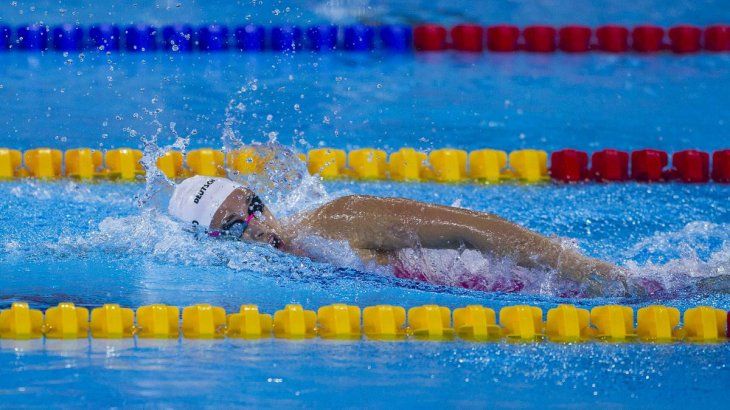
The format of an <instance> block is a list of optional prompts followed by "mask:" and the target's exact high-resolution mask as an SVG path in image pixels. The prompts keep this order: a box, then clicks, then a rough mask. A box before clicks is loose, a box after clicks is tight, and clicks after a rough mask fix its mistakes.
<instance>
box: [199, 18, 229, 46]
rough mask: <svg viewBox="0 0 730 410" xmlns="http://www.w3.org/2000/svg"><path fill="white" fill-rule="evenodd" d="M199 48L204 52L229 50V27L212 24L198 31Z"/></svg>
mask: <svg viewBox="0 0 730 410" xmlns="http://www.w3.org/2000/svg"><path fill="white" fill-rule="evenodd" d="M198 46H199V47H200V49H201V50H204V51H222V50H228V27H227V26H223V25H220V24H210V25H208V26H203V27H201V28H200V29H199V30H198Z"/></svg>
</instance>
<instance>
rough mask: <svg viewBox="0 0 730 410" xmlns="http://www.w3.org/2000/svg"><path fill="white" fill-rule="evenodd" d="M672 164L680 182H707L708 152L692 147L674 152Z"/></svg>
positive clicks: (708, 177) (708, 176)
mask: <svg viewBox="0 0 730 410" xmlns="http://www.w3.org/2000/svg"><path fill="white" fill-rule="evenodd" d="M672 166H673V167H674V170H675V172H676V174H677V177H678V178H679V180H680V181H682V182H707V181H709V180H710V154H708V153H706V152H702V151H697V150H694V149H688V150H684V151H679V152H675V153H674V154H673V155H672Z"/></svg>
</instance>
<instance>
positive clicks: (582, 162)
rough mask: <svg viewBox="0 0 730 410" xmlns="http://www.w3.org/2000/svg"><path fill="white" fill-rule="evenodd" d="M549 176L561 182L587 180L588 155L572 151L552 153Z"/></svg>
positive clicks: (565, 150)
mask: <svg viewBox="0 0 730 410" xmlns="http://www.w3.org/2000/svg"><path fill="white" fill-rule="evenodd" d="M550 176H551V177H552V178H553V179H554V180H557V181H562V182H576V181H583V180H585V179H588V154H587V153H585V152H583V151H577V150H574V149H563V150H560V151H555V152H553V153H552V154H551V155H550Z"/></svg>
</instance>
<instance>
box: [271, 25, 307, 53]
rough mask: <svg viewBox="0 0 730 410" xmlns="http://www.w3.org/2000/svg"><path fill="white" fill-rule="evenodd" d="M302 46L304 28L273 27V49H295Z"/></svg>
mask: <svg viewBox="0 0 730 410" xmlns="http://www.w3.org/2000/svg"><path fill="white" fill-rule="evenodd" d="M301 48H302V29H301V28H299V27H297V26H276V27H273V28H272V29H271V49H272V50H276V51H294V50H300V49H301Z"/></svg>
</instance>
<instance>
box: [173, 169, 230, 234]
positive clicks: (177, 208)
mask: <svg viewBox="0 0 730 410" xmlns="http://www.w3.org/2000/svg"><path fill="white" fill-rule="evenodd" d="M240 187H241V185H239V184H237V183H235V182H233V181H231V180H230V179H226V178H216V177H204V176H200V175H196V176H194V177H190V178H188V179H186V180H184V181H182V182H180V183H179V184H177V186H175V192H173V194H172V197H171V198H170V204H169V205H168V207H167V211H168V212H169V213H170V215H172V216H174V217H175V218H177V219H180V220H182V221H184V222H187V223H192V224H198V225H200V226H202V227H205V228H206V229H207V228H210V223H211V221H212V220H213V215H215V212H216V211H217V210H218V208H220V206H221V204H222V203H223V201H225V200H226V198H228V195H230V194H231V192H233V191H234V190H235V189H236V188H240Z"/></svg>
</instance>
